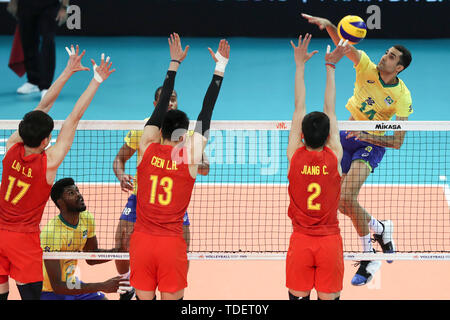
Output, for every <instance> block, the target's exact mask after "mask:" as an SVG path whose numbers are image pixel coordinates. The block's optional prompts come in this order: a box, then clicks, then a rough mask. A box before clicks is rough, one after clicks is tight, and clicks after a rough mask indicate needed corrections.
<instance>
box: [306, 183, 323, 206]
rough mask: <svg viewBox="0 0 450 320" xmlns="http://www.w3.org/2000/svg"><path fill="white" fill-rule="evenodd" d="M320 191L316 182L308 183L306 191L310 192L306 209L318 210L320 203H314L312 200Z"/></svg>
mask: <svg viewBox="0 0 450 320" xmlns="http://www.w3.org/2000/svg"><path fill="white" fill-rule="evenodd" d="M321 191H322V189H321V188H320V185H319V184H318V183H315V182H313V183H310V184H309V185H308V192H312V194H311V195H310V196H309V197H308V210H320V203H314V202H313V201H314V200H315V199H316V198H317V197H318V196H319V195H320V192H321Z"/></svg>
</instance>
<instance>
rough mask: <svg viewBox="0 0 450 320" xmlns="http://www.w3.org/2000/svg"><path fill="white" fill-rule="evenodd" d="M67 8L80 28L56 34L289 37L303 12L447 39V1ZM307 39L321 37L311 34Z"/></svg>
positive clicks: (253, 0)
mask: <svg viewBox="0 0 450 320" xmlns="http://www.w3.org/2000/svg"><path fill="white" fill-rule="evenodd" d="M36 1H38V0H36ZM71 4H72V5H76V6H78V7H79V8H80V10H81V28H80V29H78V30H77V29H73V30H69V29H67V28H66V27H63V28H60V29H59V33H60V34H68V35H90V36H91V35H93V36H117V35H142V36H166V35H168V34H169V33H171V32H173V31H174V30H176V31H177V32H179V33H180V35H183V36H196V37H198V36H208V37H209V36H218V37H230V36H252V37H292V36H296V35H298V33H299V31H300V32H301V31H302V30H303V29H306V28H307V23H306V21H304V20H303V19H301V18H300V16H299V14H300V12H306V13H310V14H312V15H319V16H323V17H327V18H328V19H330V20H331V21H332V22H333V23H335V24H337V23H338V22H339V19H340V18H342V17H343V16H345V15H348V14H354V15H359V16H361V17H362V18H363V19H364V20H366V21H367V22H369V23H370V22H372V23H375V24H376V23H377V22H378V26H373V27H377V28H378V29H371V30H369V34H370V38H372V39H373V38H436V37H450V26H449V24H448V13H449V12H450V1H448V0H403V1H401V0H378V1H371V0H366V1H362V0H314V1H313V0H95V1H93V0H72V1H71ZM374 6H376V7H374ZM5 8H6V3H0V34H12V33H13V31H14V23H13V22H14V21H13V18H12V17H11V16H10V15H9V14H8V13H7V12H6V10H5ZM377 11H379V16H378V19H375V16H373V15H374V14H376V12H377ZM374 19H375V20H374ZM310 29H311V28H308V30H310ZM313 36H318V37H326V36H327V35H326V33H323V32H319V30H313Z"/></svg>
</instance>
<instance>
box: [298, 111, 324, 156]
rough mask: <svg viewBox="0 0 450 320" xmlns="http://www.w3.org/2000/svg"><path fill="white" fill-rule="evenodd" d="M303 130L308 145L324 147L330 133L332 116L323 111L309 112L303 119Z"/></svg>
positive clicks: (314, 147) (315, 147)
mask: <svg viewBox="0 0 450 320" xmlns="http://www.w3.org/2000/svg"><path fill="white" fill-rule="evenodd" d="M302 132H303V136H304V138H305V144H306V145H307V146H308V147H310V148H313V149H317V148H320V147H323V146H324V145H325V143H326V141H327V138H328V135H329V134H330V118H328V116H327V115H326V114H325V113H323V112H318V111H315V112H311V113H308V114H307V115H306V116H305V117H304V118H303V121H302Z"/></svg>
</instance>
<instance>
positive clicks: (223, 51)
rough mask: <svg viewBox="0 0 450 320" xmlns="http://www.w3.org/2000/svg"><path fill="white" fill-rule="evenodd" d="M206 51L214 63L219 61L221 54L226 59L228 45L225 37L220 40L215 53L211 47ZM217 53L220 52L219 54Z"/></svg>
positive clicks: (228, 53) (228, 56) (228, 51)
mask: <svg viewBox="0 0 450 320" xmlns="http://www.w3.org/2000/svg"><path fill="white" fill-rule="evenodd" d="M208 51H209V53H210V54H211V57H212V58H213V59H214V61H215V62H216V63H217V62H219V58H220V56H222V57H223V58H225V59H227V60H228V59H230V45H229V44H228V41H227V40H225V39H222V40H220V42H219V48H218V49H217V52H216V53H214V51H212V49H211V48H208ZM218 54H220V56H219V55H218Z"/></svg>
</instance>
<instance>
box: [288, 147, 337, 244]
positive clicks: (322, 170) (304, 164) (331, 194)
mask: <svg viewBox="0 0 450 320" xmlns="http://www.w3.org/2000/svg"><path fill="white" fill-rule="evenodd" d="M288 179H289V187H288V191H289V198H290V203H289V208H288V216H289V218H291V220H292V225H293V228H294V232H300V233H302V234H306V235H312V236H326V235H332V234H339V233H340V229H339V220H338V218H337V210H338V206H339V199H340V195H341V175H340V174H339V171H338V160H337V157H336V155H335V154H334V152H333V151H332V150H331V149H330V148H328V147H324V148H323V150H322V151H309V150H307V149H306V147H302V148H299V149H298V150H297V151H296V152H295V153H294V156H293V157H292V159H291V163H290V168H289V172H288Z"/></svg>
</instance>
